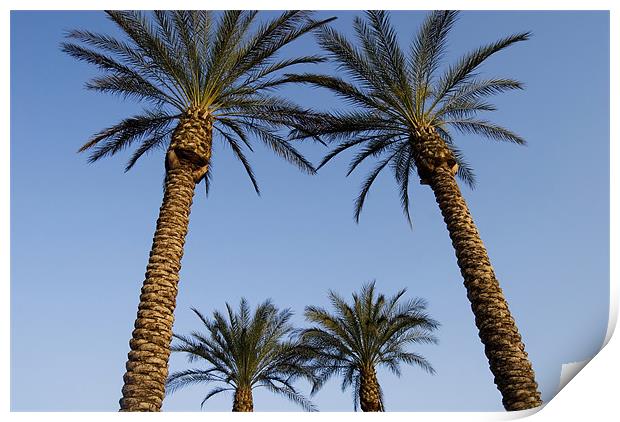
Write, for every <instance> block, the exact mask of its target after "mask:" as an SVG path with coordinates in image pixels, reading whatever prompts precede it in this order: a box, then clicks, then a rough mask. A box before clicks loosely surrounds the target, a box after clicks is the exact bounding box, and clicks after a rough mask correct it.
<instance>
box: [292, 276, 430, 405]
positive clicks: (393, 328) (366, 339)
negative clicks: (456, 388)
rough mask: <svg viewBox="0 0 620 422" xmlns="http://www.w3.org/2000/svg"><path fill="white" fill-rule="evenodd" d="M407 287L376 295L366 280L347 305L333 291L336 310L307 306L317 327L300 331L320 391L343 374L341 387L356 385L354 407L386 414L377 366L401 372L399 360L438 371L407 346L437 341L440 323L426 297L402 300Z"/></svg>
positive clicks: (309, 316)
mask: <svg viewBox="0 0 620 422" xmlns="http://www.w3.org/2000/svg"><path fill="white" fill-rule="evenodd" d="M405 291H406V290H405V289H403V290H401V291H399V292H398V293H396V295H394V296H392V297H390V298H386V297H385V296H384V295H383V294H378V295H375V283H374V282H372V283H369V284H365V285H364V286H363V287H362V290H361V293H360V294H357V293H353V295H352V296H353V303H352V304H349V303H347V302H346V301H345V300H344V299H343V298H342V297H340V296H339V295H338V294H336V293H335V292H333V291H330V292H329V300H330V302H331V304H332V307H333V308H334V313H330V312H328V311H327V310H325V309H323V308H320V307H316V306H308V307H306V310H305V316H306V319H307V320H308V321H310V322H311V323H313V324H314V325H313V326H312V327H311V328H308V329H305V330H303V331H302V341H303V343H304V345H305V347H306V348H307V349H308V350H310V351H311V353H312V351H313V353H314V354H313V356H314V359H315V361H314V363H315V370H316V371H317V372H316V374H315V376H316V381H315V383H314V386H313V393H314V392H316V391H317V390H318V389H319V388H320V387H321V386H322V385H323V383H325V382H326V381H327V380H328V379H329V378H330V377H331V376H333V375H339V376H342V384H341V387H342V390H343V391H344V390H345V389H346V388H347V387H349V386H352V387H353V405H354V408H355V410H356V411H357V408H358V407H357V404H358V401H359V405H360V407H361V408H362V410H363V411H364V412H382V411H384V406H383V393H382V391H381V386H380V385H379V381H378V379H377V373H376V368H377V367H378V366H382V365H383V366H386V367H387V368H389V369H390V370H391V371H392V372H393V373H394V374H396V375H397V376H400V373H401V372H400V364H401V363H406V364H410V365H417V366H419V367H421V368H422V369H424V370H426V371H427V372H429V373H431V374H434V373H435V371H434V369H433V367H432V366H431V364H430V363H429V362H428V361H427V360H426V359H425V358H424V357H422V356H420V355H418V354H417V353H413V352H408V351H407V350H406V349H405V348H406V346H408V345H409V344H412V343H436V342H437V339H436V338H435V337H434V336H433V335H432V331H433V330H435V329H436V328H437V327H438V326H439V323H438V322H437V321H435V320H433V319H431V318H430V317H429V316H428V315H427V314H426V312H425V309H426V302H425V301H424V300H422V299H413V300H407V301H404V302H403V301H400V300H401V298H402V297H403V295H404V294H405Z"/></svg>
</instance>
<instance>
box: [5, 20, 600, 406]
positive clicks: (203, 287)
mask: <svg viewBox="0 0 620 422" xmlns="http://www.w3.org/2000/svg"><path fill="white" fill-rule="evenodd" d="M355 14H356V13H355V12H353V13H350V12H335V13H330V12H320V13H319V16H328V15H336V16H338V17H339V19H338V20H337V21H336V22H335V23H334V26H336V27H337V28H338V29H340V30H342V31H344V32H347V33H350V32H351V30H350V23H351V19H352V17H353V16H354V15H355ZM423 16H424V13H423V12H394V13H393V14H392V18H393V23H394V25H395V26H396V28H397V29H398V31H399V34H400V40H401V45H402V46H403V47H404V48H405V49H406V48H407V44H408V42H409V40H410V39H411V37H412V35H413V34H414V32H415V30H416V29H417V28H418V25H419V23H420V22H421V20H422V18H423ZM76 27H79V28H89V29H92V30H96V31H103V32H115V29H114V28H113V26H112V24H111V23H110V22H108V21H107V20H106V19H105V17H104V15H103V13H102V12H12V13H11V157H10V158H11V223H12V224H11V270H12V272H11V409H12V410H15V411H20V410H49V411H55V410H65V411H69V410H82V411H91V410H92V411H115V410H116V409H117V402H118V399H119V397H120V388H121V386H122V375H123V373H124V363H125V360H126V354H127V351H128V340H129V337H130V334H131V329H132V326H133V320H134V318H135V312H136V306H137V302H138V294H139V289H140V286H141V284H142V280H143V274H144V268H145V265H146V261H147V258H148V250H149V248H150V245H151V239H152V234H153V230H154V226H155V220H156V217H157V212H158V209H159V205H160V202H161V197H162V191H161V182H162V176H163V160H162V157H163V152H161V151H160V152H158V153H157V154H152V155H151V156H149V157H147V158H146V159H144V160H143V161H142V162H140V163H139V164H138V165H137V166H136V168H135V169H134V170H132V171H131V172H130V173H127V174H124V173H123V171H122V169H123V167H124V162H125V160H126V159H127V158H128V155H127V154H122V155H121V156H120V157H116V158H113V159H110V160H106V161H102V162H100V163H97V164H95V165H88V164H87V163H86V160H85V157H84V156H79V155H77V154H76V153H75V151H76V150H77V148H78V147H79V146H80V145H81V144H82V143H83V142H84V141H85V140H86V139H87V138H88V137H89V136H90V135H91V134H92V133H94V132H95V131H97V130H100V129H102V128H104V127H107V126H109V125H111V124H113V123H115V122H116V121H118V120H119V119H120V118H122V117H124V116H127V115H129V114H133V113H134V112H137V111H139V110H140V106H138V105H136V104H134V103H129V102H121V101H120V100H118V99H116V98H113V97H106V96H102V95H99V94H96V93H92V92H88V91H86V90H84V89H83V83H84V82H85V81H86V80H87V79H88V78H89V77H90V76H92V75H93V74H94V69H93V68H91V67H89V66H87V65H84V64H81V63H76V62H75V61H74V60H73V59H71V58H69V57H68V56H65V55H63V54H62V53H61V52H60V51H59V48H58V44H59V43H60V42H61V40H62V34H63V31H64V30H66V29H72V28H76ZM522 30H530V31H532V32H533V34H534V36H533V38H532V39H531V40H530V41H528V42H526V43H522V44H520V45H517V46H514V47H512V48H511V49H509V50H507V51H505V52H504V53H502V54H499V55H497V56H496V57H493V58H492V59H490V60H489V61H488V63H487V64H486V65H485V66H484V67H483V69H482V72H483V73H484V75H487V76H509V77H514V78H518V79H520V80H522V81H524V82H525V84H526V87H527V88H526V90H525V91H521V92H514V93H510V94H507V95H506V94H505V95H502V96H499V97H497V98H496V100H495V103H496V104H497V105H498V106H499V109H500V111H498V112H495V113H493V116H492V118H493V119H494V120H495V121H497V122H499V123H502V124H504V125H506V126H508V127H509V128H511V129H513V130H514V131H516V132H518V133H520V134H521V135H523V136H524V137H525V138H526V139H527V140H528V142H529V146H527V147H516V146H513V145H508V144H495V143H493V142H491V141H488V140H485V139H477V138H476V137H474V136H458V137H457V143H458V144H459V146H460V147H461V148H462V149H463V150H464V151H465V153H466V156H467V158H468V160H469V161H470V162H471V164H472V165H473V167H474V169H475V170H476V173H477V176H478V179H479V184H478V187H477V188H476V189H475V190H473V191H472V190H469V189H468V188H464V189H463V193H464V195H465V197H466V199H467V201H468V202H469V205H470V208H471V211H472V213H473V215H474V219H475V220H476V222H477V224H478V228H479V230H480V232H481V236H482V238H483V240H484V241H485V244H486V246H487V248H488V250H489V254H490V257H491V260H492V262H493V264H494V267H495V270H496V273H497V276H498V278H499V280H500V283H501V285H502V287H503V290H504V293H505V295H506V297H507V299H508V301H509V303H510V306H511V310H512V312H513V315H514V316H515V318H516V320H517V323H518V325H519V328H520V330H521V333H522V336H523V338H524V341H525V343H526V347H527V351H528V353H529V355H530V358H531V360H532V362H533V365H534V369H535V371H536V374H537V379H538V382H539V384H540V389H541V391H542V393H543V398H544V399H545V400H549V399H550V398H552V397H553V395H554V394H555V393H556V391H557V386H558V381H559V374H560V369H561V365H562V364H563V363H566V362H572V361H579V360H583V359H587V358H589V357H591V356H593V355H594V354H595V353H596V352H597V351H598V349H599V347H600V344H601V342H602V340H603V337H604V334H605V331H606V327H607V320H608V306H609V15H608V13H606V12H522V11H520V12H463V13H462V15H461V17H460V20H459V22H458V24H457V25H456V27H455V28H454V30H453V33H452V37H451V42H450V46H449V47H450V50H449V55H448V59H449V60H452V61H453V60H455V59H456V58H457V57H458V56H459V55H460V54H461V53H462V52H464V51H466V50H469V49H471V48H474V47H477V46H478V45H480V44H483V43H486V42H489V41H494V40H496V39H497V38H500V37H502V36H504V35H506V34H509V33H513V32H518V31H522ZM295 48H296V50H297V52H298V53H302V54H303V53H308V52H311V51H314V50H315V49H316V46H315V43H314V41H313V39H312V38H311V37H307V38H306V39H304V40H301V41H300V42H298V43H296V47H295ZM322 69H325V70H329V69H330V67H329V66H323V67H322ZM300 70H302V69H301V68H300ZM285 93H286V94H287V95H290V96H291V97H292V98H295V99H296V100H297V101H298V102H300V103H302V104H304V105H308V106H314V107H327V108H334V107H340V106H342V104H340V103H339V102H338V101H337V100H335V99H334V98H333V97H332V96H331V94H329V93H327V92H323V91H318V90H312V89H310V88H300V87H296V88H287V89H286V90H285ZM301 149H302V150H303V151H304V152H305V153H306V154H307V156H308V157H309V158H310V159H311V160H312V161H314V162H317V161H318V160H319V159H320V157H322V155H323V154H324V153H325V152H326V150H325V149H324V148H322V147H320V146H318V145H313V144H309V145H303V146H301ZM349 157H350V155H349V156H346V157H341V158H339V159H337V160H335V161H334V162H333V163H332V165H331V166H327V167H325V168H324V169H323V170H322V171H321V172H320V173H319V174H318V175H317V176H314V177H310V176H306V175H303V174H300V173H299V172H298V171H297V170H296V169H295V168H294V167H293V166H291V165H289V164H287V163H285V162H282V161H281V160H279V159H277V158H276V157H275V156H273V155H272V154H271V153H270V152H269V151H267V150H265V149H263V148H257V151H256V153H255V154H253V156H252V157H251V160H252V162H253V164H254V166H255V170H256V173H257V176H258V178H259V183H260V185H261V187H262V191H263V195H262V197H260V198H258V197H256V195H254V194H253V191H252V189H251V185H250V183H249V182H248V181H247V177H246V175H245V174H244V173H243V171H242V169H241V167H240V166H239V165H238V164H237V162H236V161H235V160H234V159H233V158H232V156H231V155H230V152H229V151H227V150H224V149H221V148H216V150H215V153H214V170H215V172H214V173H215V174H214V184H213V187H212V191H211V194H210V196H209V198H208V199H205V197H204V193H203V191H202V190H201V189H200V188H199V189H198V191H197V194H196V197H195V200H194V206H193V209H192V217H191V218H192V219H191V223H190V233H189V235H188V238H187V242H186V252H185V256H184V258H183V269H182V272H181V286H180V293H179V297H178V302H177V311H176V314H175V315H176V322H175V331H176V332H179V333H186V332H188V331H190V330H192V329H194V328H196V327H198V324H197V319H196V318H195V316H194V315H193V313H191V311H190V309H189V308H190V307H192V306H194V307H197V308H199V309H201V310H203V311H204V312H205V313H210V312H211V311H212V310H213V309H222V307H223V306H224V303H225V302H226V301H228V302H231V303H233V304H235V305H236V304H237V303H238V301H239V298H240V297H241V296H245V297H247V298H248V299H249V300H250V302H251V304H252V305H254V304H256V303H257V302H259V301H262V300H264V299H266V298H267V297H271V298H272V299H273V300H274V302H275V303H276V304H279V305H281V306H288V307H291V308H292V309H293V310H294V311H295V312H296V317H295V322H296V323H297V324H298V325H303V324H304V321H303V318H302V317H301V313H302V311H303V307H304V306H305V305H309V304H313V305H327V303H326V292H327V290H328V289H330V288H331V289H334V290H336V291H338V292H339V293H341V294H343V295H349V294H350V292H351V291H353V290H356V289H359V287H360V286H361V285H362V284H363V283H364V282H366V281H369V280H372V279H376V280H377V287H378V288H379V289H380V290H381V291H384V292H386V293H393V292H395V291H396V290H398V289H400V288H402V287H407V288H408V292H409V294H410V295H411V296H420V297H424V298H426V299H427V300H428V302H429V312H430V313H431V315H432V316H433V317H434V318H436V319H437V320H439V321H440V322H441V323H442V327H441V329H440V330H439V332H438V336H439V338H440V344H439V345H438V346H420V347H416V351H419V352H420V353H422V354H424V355H425V356H426V357H427V359H428V360H430V362H431V363H432V364H433V365H434V367H435V369H436V370H437V375H435V376H431V375H428V374H426V373H424V372H423V371H421V370H419V369H418V368H415V367H413V368H407V369H405V371H404V372H403V377H402V378H401V379H398V378H395V377H394V376H392V375H391V374H389V373H387V372H386V371H380V372H379V377H380V382H381V383H382V386H383V388H384V392H385V397H386V408H387V409H388V410H394V411H415V410H420V411H434V410H455V411H466V410H477V411H485V410H501V401H500V395H499V392H498V391H497V390H496V388H495V386H494V384H493V382H492V375H491V373H490V372H489V370H488V366H487V362H486V358H485V357H484V353H483V348H482V344H481V343H480V341H479V339H478V337H477V333H476V330H475V326H474V322H473V316H472V314H471V311H470V309H469V304H468V302H467V300H466V296H465V290H464V287H463V286H462V281H461V277H460V274H459V271H458V268H457V266H456V259H455V257H454V252H453V250H452V246H451V244H450V240H449V238H448V234H447V231H446V229H445V226H444V224H443V221H442V219H441V215H440V213H439V210H438V209H437V207H436V204H435V201H434V199H433V196H432V193H431V192H430V190H429V188H428V187H425V186H420V185H416V186H413V187H412V188H411V191H410V192H411V194H412V197H413V210H412V214H413V219H414V226H413V230H411V229H410V228H409V227H408V225H407V223H406V222H405V219H404V218H403V217H402V213H401V211H400V208H399V203H398V194H397V191H396V188H395V185H394V182H393V178H392V176H391V174H390V173H386V174H385V175H383V176H381V177H380V178H379V179H378V180H377V183H376V186H375V187H374V188H373V190H372V191H371V194H370V197H369V199H368V201H367V205H366V209H365V211H364V212H363V214H362V218H361V222H360V224H359V225H356V224H355V223H354V222H353V220H352V212H353V209H352V206H353V199H354V197H355V194H356V193H357V189H358V188H359V184H360V183H361V175H362V174H364V173H365V170H367V169H368V167H364V168H362V169H361V171H358V172H356V173H354V174H353V175H351V176H349V178H345V177H344V173H345V169H346V165H347V158H349ZM185 365H186V364H185V360H184V358H183V357H182V356H173V358H172V359H171V369H172V370H175V369H180V368H183V367H185ZM304 387H305V386H304ZM305 390H306V391H307V388H305ZM204 392H205V390H201V389H200V388H196V387H195V388H191V389H187V390H184V391H180V392H177V393H175V394H174V395H172V396H170V397H168V398H166V400H165V403H164V407H163V410H168V411H180V410H192V411H194V410H199V403H200V401H201V399H202V396H203V394H204ZM315 402H316V404H317V405H318V406H319V408H320V409H321V410H327V411H329V410H331V411H338V410H344V411H349V410H351V409H352V400H351V395H350V392H347V393H344V394H343V393H341V392H340V390H339V383H337V382H336V381H334V382H331V383H330V384H328V385H327V386H326V387H325V388H324V389H323V390H322V391H320V392H319V393H318V394H317V395H316V396H315ZM230 403H231V397H230V396H226V395H220V397H216V398H214V399H212V401H210V402H209V403H208V404H207V406H206V407H205V409H206V410H224V411H225V410H229V409H230ZM255 409H256V410H257V411H261V410H264V411H268V410H272V411H276V410H297V409H298V408H297V407H295V406H294V405H292V404H290V403H288V402H287V401H286V400H285V399H282V398H279V397H273V396H272V395H270V394H269V393H267V392H262V391H258V392H256V394H255Z"/></svg>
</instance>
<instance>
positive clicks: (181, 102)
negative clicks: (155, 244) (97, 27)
mask: <svg viewBox="0 0 620 422" xmlns="http://www.w3.org/2000/svg"><path fill="white" fill-rule="evenodd" d="M107 14H108V17H109V18H110V19H111V20H112V21H113V22H114V23H115V24H116V25H117V26H118V27H120V29H121V30H122V31H123V32H124V33H125V34H126V35H127V36H128V38H129V41H128V42H125V41H122V40H119V39H117V38H114V37H111V36H107V35H102V34H97V33H93V32H90V31H86V30H74V31H70V32H69V33H68V34H67V37H68V38H69V39H71V40H74V41H75V42H66V43H63V45H62V49H63V51H65V52H66V53H68V54H70V55H71V56H73V57H75V58H77V59H79V60H82V61H85V62H88V63H91V64H94V65H96V66H98V67H99V68H100V69H101V70H102V71H103V74H102V75H100V76H97V77H95V78H93V79H92V80H91V81H90V82H88V84H87V87H88V88H90V89H93V90H96V91H100V92H107V93H112V94H118V95H120V96H122V97H129V98H133V99H137V100H141V101H145V102H147V103H149V104H150V106H149V107H148V108H147V109H146V110H145V111H144V112H143V113H141V114H139V115H136V116H133V117H130V118H127V119H124V120H122V121H121V122H119V123H118V124H116V125H114V126H111V127H109V128H107V129H105V130H103V131H101V132H99V133H97V134H95V135H94V136H93V137H92V138H91V139H90V140H89V141H88V142H87V143H86V144H85V145H84V146H82V148H81V149H80V151H85V150H92V153H91V155H90V161H91V162H94V161H97V160H99V159H100V158H103V157H105V156H109V155H113V154H116V153H117V152H119V151H121V150H123V149H125V148H127V147H129V146H131V145H132V144H134V143H136V142H138V141H139V146H138V147H137V148H136V149H135V151H134V152H133V155H132V156H131V158H130V159H129V162H128V163H127V166H126V170H129V169H130V168H132V167H133V166H134V164H135V163H136V161H137V160H138V159H139V158H140V157H142V156H143V155H144V154H146V153H148V152H150V151H152V150H153V149H155V148H161V147H165V146H166V145H167V144H168V143H169V142H170V138H171V135H172V133H173V131H174V128H175V122H177V121H178V119H179V118H180V117H181V116H182V115H183V113H186V112H188V110H191V109H192V108H197V109H200V110H206V111H207V112H208V113H209V114H210V115H211V116H212V118H213V119H214V123H213V131H214V134H216V135H217V137H219V138H220V139H221V141H223V142H224V143H225V144H227V145H229V146H230V148H231V149H232V152H233V154H234V155H235V157H236V158H237V159H238V160H239V161H240V162H241V164H242V165H243V167H244V168H245V170H246V172H247V174H248V175H249V177H250V180H251V182H252V184H253V186H254V189H255V190H256V192H257V193H259V188H258V184H257V182H256V179H255V176H254V172H253V171H252V168H251V166H250V164H249V162H248V160H247V158H246V156H245V154H244V148H247V149H248V150H250V151H252V145H251V142H250V137H251V136H253V137H256V138H258V139H260V141H262V142H263V143H264V144H266V145H267V146H268V147H269V148H271V149H272V150H273V151H274V152H275V153H276V154H278V155H280V156H282V157H284V158H285V159H287V160H288V161H290V162H292V163H294V164H295V165H297V166H298V167H299V168H301V169H302V170H304V171H307V172H310V173H312V172H314V168H313V167H312V165H311V164H310V163H309V162H308V161H307V160H306V159H305V158H304V157H303V156H302V155H301V154H300V153H299V152H298V151H297V150H296V149H295V148H294V147H293V146H292V145H291V144H290V142H289V141H288V140H287V139H284V138H283V137H282V136H280V135H278V134H277V132H275V130H276V129H279V128H281V127H283V126H289V127H294V128H295V127H298V121H299V119H300V118H301V117H303V116H304V114H305V110H304V109H302V108H300V107H299V106H297V105H295V104H293V103H292V102H290V101H288V100H286V99H284V98H280V97H278V96H276V95H274V94H273V93H272V92H271V90H272V89H273V88H274V87H277V86H279V85H282V84H284V83H288V82H290V81H289V80H288V79H287V78H284V77H282V76H281V75H280V76H278V73H279V71H281V70H283V69H288V68H289V67H290V66H293V65H296V64H301V63H318V62H321V61H322V60H323V59H322V58H321V57H320V56H317V55H308V56H298V57H294V58H286V59H278V58H277V55H278V52H279V50H280V49H281V48H282V47H284V46H286V45H287V44H289V43H290V42H291V41H293V40H295V39H297V38H299V37H300V36H302V35H303V34H306V33H308V32H310V31H312V30H313V29H315V28H317V27H319V26H320V25H322V24H324V23H325V22H327V21H329V19H328V20H325V21H314V20H312V19H311V18H310V16H311V15H310V13H309V12H305V11H286V12H284V13H282V14H281V15H280V16H279V17H277V18H274V19H272V20H269V21H267V22H265V23H262V24H260V25H259V26H258V27H257V28H256V29H255V30H253V31H252V30H251V28H253V26H254V22H255V20H256V16H257V12H256V11H225V12H222V15H221V17H220V18H219V19H216V16H214V12H212V11H183V10H181V11H178V10H177V11H154V12H153V16H152V18H151V19H149V18H147V16H146V15H145V14H143V13H141V12H139V11H108V12H107ZM205 186H206V189H207V192H208V189H209V174H208V173H207V175H206V177H205Z"/></svg>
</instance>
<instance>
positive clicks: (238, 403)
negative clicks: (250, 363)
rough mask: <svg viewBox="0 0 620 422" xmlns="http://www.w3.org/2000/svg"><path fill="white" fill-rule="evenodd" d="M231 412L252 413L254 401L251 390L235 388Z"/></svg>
mask: <svg viewBox="0 0 620 422" xmlns="http://www.w3.org/2000/svg"><path fill="white" fill-rule="evenodd" d="M232 411H233V412H253V411H254V401H253V399H252V389H251V388H248V387H237V389H236V390H235V399H234V401H233V408H232Z"/></svg>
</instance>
